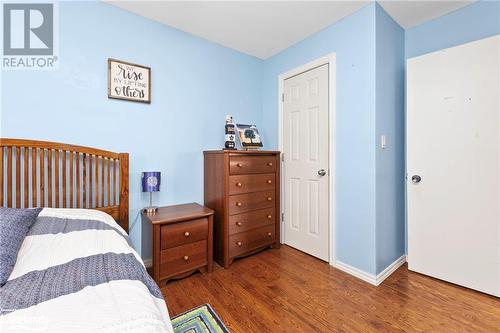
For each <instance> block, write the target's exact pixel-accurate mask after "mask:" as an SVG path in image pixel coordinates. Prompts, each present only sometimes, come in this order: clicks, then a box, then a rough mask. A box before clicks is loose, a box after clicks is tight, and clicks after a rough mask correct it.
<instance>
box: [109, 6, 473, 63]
mask: <svg viewBox="0 0 500 333" xmlns="http://www.w3.org/2000/svg"><path fill="white" fill-rule="evenodd" d="M370 1H371V0H357V1H116V0H107V1H106V2H108V3H110V4H112V5H115V6H117V7H120V8H123V9H125V10H128V11H131V12H133V13H136V14H139V15H141V16H143V17H146V18H148V19H151V20H154V21H158V22H160V23H163V24H165V25H168V26H171V27H174V28H177V29H179V30H182V31H185V32H188V33H191V34H193V35H196V36H199V37H202V38H205V39H207V40H210V41H213V42H216V43H218V44H221V45H224V46H226V47H229V48H232V49H235V50H238V51H240V52H243V53H246V54H250V55H253V56H255V57H258V58H261V59H266V58H269V57H271V56H273V55H275V54H276V53H279V52H280V51H282V50H284V49H286V48H287V47H289V46H291V45H293V44H295V43H297V42H299V41H301V40H303V39H305V38H307V37H308V36H310V35H312V34H314V33H315V32H318V31H320V30H322V29H323V28H325V27H327V26H329V25H330V24H333V23H335V22H337V21H339V20H341V19H342V18H344V17H346V16H348V15H350V14H352V13H354V12H355V11H357V10H358V9H360V8H361V7H363V6H365V5H366V4H367V3H369V2H370ZM471 2H473V1H379V3H380V4H381V5H382V7H384V9H385V10H386V11H387V12H388V13H389V14H390V15H391V16H392V17H393V18H394V19H395V20H396V21H397V22H398V23H399V24H400V25H401V26H402V27H403V28H406V29H407V28H410V27H413V26H415V25H417V24H420V23H423V22H425V21H428V20H431V19H433V18H436V17H439V16H442V15H444V14H447V13H449V12H451V11H453V10H456V9H458V8H461V7H463V6H465V5H468V4H470V3H471Z"/></svg>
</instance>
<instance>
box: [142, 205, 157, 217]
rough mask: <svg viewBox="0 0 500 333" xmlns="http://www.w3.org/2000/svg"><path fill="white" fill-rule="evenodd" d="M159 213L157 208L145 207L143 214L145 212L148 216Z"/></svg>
mask: <svg viewBox="0 0 500 333" xmlns="http://www.w3.org/2000/svg"><path fill="white" fill-rule="evenodd" d="M157 211H158V207H156V206H148V207H144V209H143V212H145V213H146V214H148V215H154V214H156V212H157Z"/></svg>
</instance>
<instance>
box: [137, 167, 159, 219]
mask: <svg viewBox="0 0 500 333" xmlns="http://www.w3.org/2000/svg"><path fill="white" fill-rule="evenodd" d="M160 183H161V172H159V171H146V172H143V173H142V192H149V207H145V208H144V210H145V211H146V214H148V215H153V214H155V213H156V211H157V210H158V207H156V206H153V192H159V191H160Z"/></svg>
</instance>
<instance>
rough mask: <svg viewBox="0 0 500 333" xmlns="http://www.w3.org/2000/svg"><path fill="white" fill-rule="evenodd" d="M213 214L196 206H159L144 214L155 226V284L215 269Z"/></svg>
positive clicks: (143, 218)
mask: <svg viewBox="0 0 500 333" xmlns="http://www.w3.org/2000/svg"><path fill="white" fill-rule="evenodd" d="M213 214H214V211H213V210H211V209H210V208H207V207H204V206H201V205H199V204H196V203H192V204H184V205H176V206H167V207H160V208H158V211H157V212H156V214H154V215H147V214H146V213H145V212H143V213H142V220H143V221H144V222H146V221H147V222H149V223H151V224H152V225H153V279H154V280H155V281H156V283H158V284H160V283H161V282H165V283H166V282H167V281H168V280H170V279H179V278H183V277H186V276H188V275H190V274H192V273H194V272H196V271H197V270H198V269H206V270H207V271H208V272H211V271H212V269H213Z"/></svg>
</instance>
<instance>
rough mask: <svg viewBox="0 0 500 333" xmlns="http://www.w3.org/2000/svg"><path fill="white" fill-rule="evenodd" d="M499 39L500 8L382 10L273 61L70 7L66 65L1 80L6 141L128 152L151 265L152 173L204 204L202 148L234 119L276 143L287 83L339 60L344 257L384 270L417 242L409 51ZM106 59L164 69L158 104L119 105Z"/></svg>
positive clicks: (156, 87) (114, 12) (134, 225)
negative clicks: (405, 17)
mask: <svg viewBox="0 0 500 333" xmlns="http://www.w3.org/2000/svg"><path fill="white" fill-rule="evenodd" d="M89 17H92V23H89V20H88V18H89ZM498 33H500V3H498V2H486V1H481V2H478V3H474V4H472V5H470V6H467V7H465V8H463V9H461V10H459V11H456V12H453V13H450V14H448V15H446V16H444V17H441V18H438V19H436V20H433V21H431V22H428V23H426V24H423V25H420V26H417V27H415V28H412V29H410V30H408V31H406V32H403V30H402V29H401V28H400V27H399V26H398V25H397V24H396V23H395V22H394V21H393V20H392V19H391V18H390V17H389V16H388V15H387V14H386V13H385V12H384V11H383V9H382V8H381V7H380V6H379V5H377V4H374V3H370V4H368V5H366V6H365V7H363V8H362V9H360V10H359V11H357V12H356V13H354V14H353V15H350V16H349V17H346V18H344V19H342V20H341V21H339V22H337V23H336V24H334V25H331V26H329V27H327V28H326V29H324V30H322V31H320V32H318V33H316V34H314V35H312V36H310V37H308V38H307V39H305V40H304V41H302V42H299V43H297V44H295V45H293V46H291V47H290V48H288V49H286V50H284V51H283V52H281V53H279V54H277V55H275V56H274V57H272V58H270V59H267V60H266V61H261V60H259V59H256V58H254V57H250V56H247V55H244V54H242V53H239V52H236V51H233V50H230V49H227V48H224V47H222V46H220V45H217V44H215V43H211V42H208V41H205V40H203V39H201V38H197V37H194V36H192V35H189V34H186V33H183V32H180V31H178V30H176V29H173V28H169V27H166V26H163V25H160V24H158V23H155V22H152V21H149V20H146V19H144V18H141V17H139V16H137V15H134V14H131V13H128V12H126V11H123V10H121V9H118V8H115V7H113V6H109V5H107V4H104V3H101V2H71V3H69V2H63V3H61V4H60V66H59V70H56V71H45V72H44V71H25V72H21V71H6V72H2V78H1V88H0V89H1V90H0V91H1V96H2V100H1V111H2V114H1V126H0V129H1V132H2V133H1V135H2V136H5V137H20V138H33V139H40V140H53V141H62V142H68V143H74V144H81V145H87V146H93V147H100V148H103V149H108V150H112V151H124V152H129V153H130V154H131V156H130V158H131V178H130V181H131V183H130V185H131V196H130V205H131V209H130V217H131V230H130V234H131V238H132V241H133V243H134V245H135V247H136V248H137V249H138V250H139V251H141V245H142V247H143V249H142V256H143V257H144V258H149V257H150V256H151V251H150V245H151V244H150V229H149V228H145V229H144V230H143V228H142V227H141V223H140V220H139V219H138V213H139V210H140V208H141V207H143V206H145V205H146V204H147V198H148V197H147V196H146V195H145V194H143V193H141V192H140V187H139V182H140V172H141V171H144V170H159V171H162V176H163V182H162V183H163V186H162V191H161V192H160V193H159V194H158V195H157V196H155V203H157V204H160V205H163V204H174V203H184V202H190V201H198V202H202V201H203V166H202V150H204V149H218V148H220V147H222V144H223V136H222V133H223V124H224V116H225V114H227V113H232V114H233V115H234V117H235V119H236V120H237V121H239V122H251V123H256V124H257V125H258V126H259V127H260V128H261V132H262V133H261V134H262V136H263V139H264V143H265V144H266V148H277V146H278V119H277V110H278V104H277V101H278V96H277V95H278V76H279V75H280V74H281V73H283V72H286V71H288V70H290V69H292V68H295V67H297V66H300V65H302V64H304V63H306V62H309V61H311V60H314V59H317V58H319V57H321V56H324V55H326V54H328V53H332V52H335V53H336V58H337V68H336V69H337V82H336V83H337V86H336V94H337V96H336V97H337V101H336V117H337V118H336V122H337V124H336V128H335V139H336V148H337V151H336V154H337V156H336V160H337V161H336V163H337V164H336V175H335V177H336V178H335V179H336V194H337V198H336V209H337V210H336V223H337V230H336V236H337V239H336V245H337V249H336V250H337V251H336V252H337V259H338V260H339V261H341V262H344V263H346V264H349V265H351V266H354V267H356V268H358V269H361V270H363V271H365V272H367V273H370V274H377V273H379V272H380V271H382V270H383V269H384V268H385V267H386V266H387V265H389V264H390V263H391V262H393V261H394V260H395V259H396V258H397V257H399V256H400V255H401V254H402V249H403V247H404V243H403V241H404V223H403V222H402V221H403V220H404V213H403V207H404V199H403V198H404V190H403V187H404V182H403V181H402V179H403V176H404V159H403V156H404V146H403V142H404V113H403V111H402V110H403V99H404V91H403V87H404V79H403V78H404V77H403V75H404V57H405V56H406V58H408V57H413V56H416V55H420V54H424V53H427V52H432V51H435V50H438V49H442V48H446V47H450V46H454V45H458V44H461V43H465V42H468V41H472V40H476V39H479V38H485V37H489V36H491V35H494V34H498ZM107 58H118V59H122V60H125V61H130V62H135V63H139V64H144V65H147V66H150V67H151V68H152V88H153V90H152V103H151V104H150V105H146V104H139V103H132V102H124V101H117V100H110V99H108V98H107V76H106V75H107V63H106V60H107ZM381 134H385V135H386V136H387V139H388V148H387V149H385V150H381V149H380V135H381ZM141 239H142V241H141Z"/></svg>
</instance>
